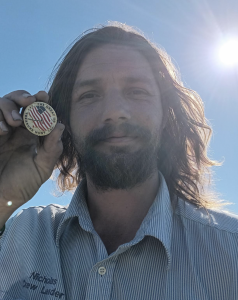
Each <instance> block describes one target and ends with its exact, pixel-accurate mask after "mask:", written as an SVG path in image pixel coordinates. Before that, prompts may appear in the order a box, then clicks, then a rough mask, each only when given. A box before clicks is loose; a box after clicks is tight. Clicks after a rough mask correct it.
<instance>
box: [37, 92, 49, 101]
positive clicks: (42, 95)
mask: <svg viewBox="0 0 238 300" xmlns="http://www.w3.org/2000/svg"><path fill="white" fill-rule="evenodd" d="M34 97H35V98H36V101H42V102H45V103H48V102H49V95H48V94H47V93H46V92H45V91H39V92H38V93H37V94H35V95H34Z"/></svg>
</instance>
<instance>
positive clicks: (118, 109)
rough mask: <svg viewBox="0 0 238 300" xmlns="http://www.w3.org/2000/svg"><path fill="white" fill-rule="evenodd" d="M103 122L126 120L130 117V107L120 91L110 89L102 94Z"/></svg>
mask: <svg viewBox="0 0 238 300" xmlns="http://www.w3.org/2000/svg"><path fill="white" fill-rule="evenodd" d="M103 106H104V107H103V114H102V119H103V122H106V123H110V122H115V123H117V122H120V121H127V120H130V118H131V113H130V107H129V103H128V101H127V99H126V97H125V96H124V95H123V94H122V93H121V91H117V90H115V89H114V90H112V91H110V92H108V93H107V94H106V95H105V96H104V105H103Z"/></svg>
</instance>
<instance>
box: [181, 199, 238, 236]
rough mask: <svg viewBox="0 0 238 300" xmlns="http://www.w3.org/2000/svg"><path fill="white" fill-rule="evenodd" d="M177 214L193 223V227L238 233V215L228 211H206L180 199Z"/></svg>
mask: <svg viewBox="0 0 238 300" xmlns="http://www.w3.org/2000/svg"><path fill="white" fill-rule="evenodd" d="M175 213H176V215H178V216H179V217H180V218H181V219H183V220H184V221H185V220H187V221H188V222H192V223H193V226H196V225H197V226H200V225H201V226H207V227H209V228H210V229H214V230H218V231H226V232H229V233H234V234H237V233H238V215H236V214H235V213H232V212H229V211H227V210H217V209H214V210H212V209H208V210H206V209H204V208H198V207H196V206H195V205H194V204H192V203H189V202H186V201H184V200H182V199H179V200H178V206H177V209H176V212H175Z"/></svg>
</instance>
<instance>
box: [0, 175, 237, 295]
mask: <svg viewBox="0 0 238 300" xmlns="http://www.w3.org/2000/svg"><path fill="white" fill-rule="evenodd" d="M160 178H161V186H160V189H159V191H158V194H157V196H156V199H155V201H154V203H153V204H152V206H151V208H150V210H149V212H148V214H147V216H146V217H145V219H144V220H143V222H142V224H141V227H140V228H139V230H138V232H137V234H136V236H135V238H134V239H133V240H132V241H130V242H129V243H127V244H124V245H121V246H120V247H119V248H118V249H117V250H116V251H115V252H114V253H112V254H110V255H109V256H108V254H107V251H106V249H105V247H104V245H103V243H102V241H101V239H100V238H99V236H98V234H97V233H96V232H95V230H94V228H93V224H92V222H91V219H90V216H89V212H88V209H87V204H86V201H85V197H84V195H85V188H86V182H85V181H82V182H81V184H80V185H79V187H78V189H77V190H76V192H75V194H74V196H73V199H72V201H71V203H70V205H69V206H68V207H64V206H60V205H55V204H52V205H49V206H46V207H44V206H38V207H30V208H28V209H24V210H22V211H21V212H20V213H19V214H18V215H17V216H15V217H14V218H13V219H10V220H9V221H8V222H7V224H6V230H5V232H4V234H3V236H2V238H1V240H0V299H4V300H12V299H18V300H19V299H37V300H38V299H39V300H41V299H42V300H43V299H44V300H45V299H48V300H52V299H62V300H65V299H67V300H74V299H75V300H80V299H87V300H96V299H97V300H99V299H103V300H107V299H108V300H109V299H113V300H116V299H119V300H128V299H133V300H142V299H150V300H155V299H156V300H159V299H163V300H179V299H183V300H185V299H191V300H211V299H212V300H237V299H238V234H237V232H238V216H236V215H233V214H230V213H224V212H219V211H211V210H210V211H209V213H210V218H209V216H208V215H207V213H206V211H204V210H203V209H197V208H196V207H195V206H194V205H192V204H190V203H187V202H184V201H183V200H181V199H179V201H178V206H177V207H176V210H175V212H173V210H172V207H171V201H170V198H169V193H168V189H167V186H166V183H165V180H164V178H163V176H162V175H161V174H160ZM145 200H146V199H145Z"/></svg>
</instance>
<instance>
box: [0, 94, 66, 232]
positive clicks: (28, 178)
mask: <svg viewBox="0 0 238 300" xmlns="http://www.w3.org/2000/svg"><path fill="white" fill-rule="evenodd" d="M48 98H49V97H48V95H47V93H45V92H43V91H41V92H38V93H37V94H35V95H33V96H31V95H29V93H27V92H26V91H23V90H20V91H15V92H12V93H10V94H7V95H5V96H4V97H2V98H0V227H1V225H3V224H4V223H5V221H6V219H8V217H9V216H10V215H11V214H12V213H13V212H14V211H15V210H16V209H17V208H18V207H20V206H21V205H23V204H24V203H25V202H27V201H29V200H30V199H31V198H32V197H33V196H34V195H35V194H36V192H37V191H38V189H39V188H40V186H41V185H42V184H43V183H44V182H45V181H46V180H47V179H48V178H49V177H50V176H51V174H52V171H53V169H54V166H55V164H56V162H57V160H58V158H59V156H60V154H61V153H62V150H63V145H62V142H61V139H60V137H61V135H62V133H63V130H64V125H63V124H57V125H56V127H55V128H54V130H53V131H52V132H51V133H50V134H49V135H48V136H46V137H45V138H44V143H43V145H41V146H40V143H39V137H38V136H36V135H33V134H32V133H31V132H29V131H28V130H27V129H26V128H25V126H24V124H23V121H22V118H21V115H20V114H19V109H20V108H21V107H23V108H24V107H26V106H28V105H30V104H32V103H33V102H35V101H44V102H47V101H48ZM39 121H40V120H39ZM9 201H11V202H12V205H11V207H9V206H8V202H9Z"/></svg>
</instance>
